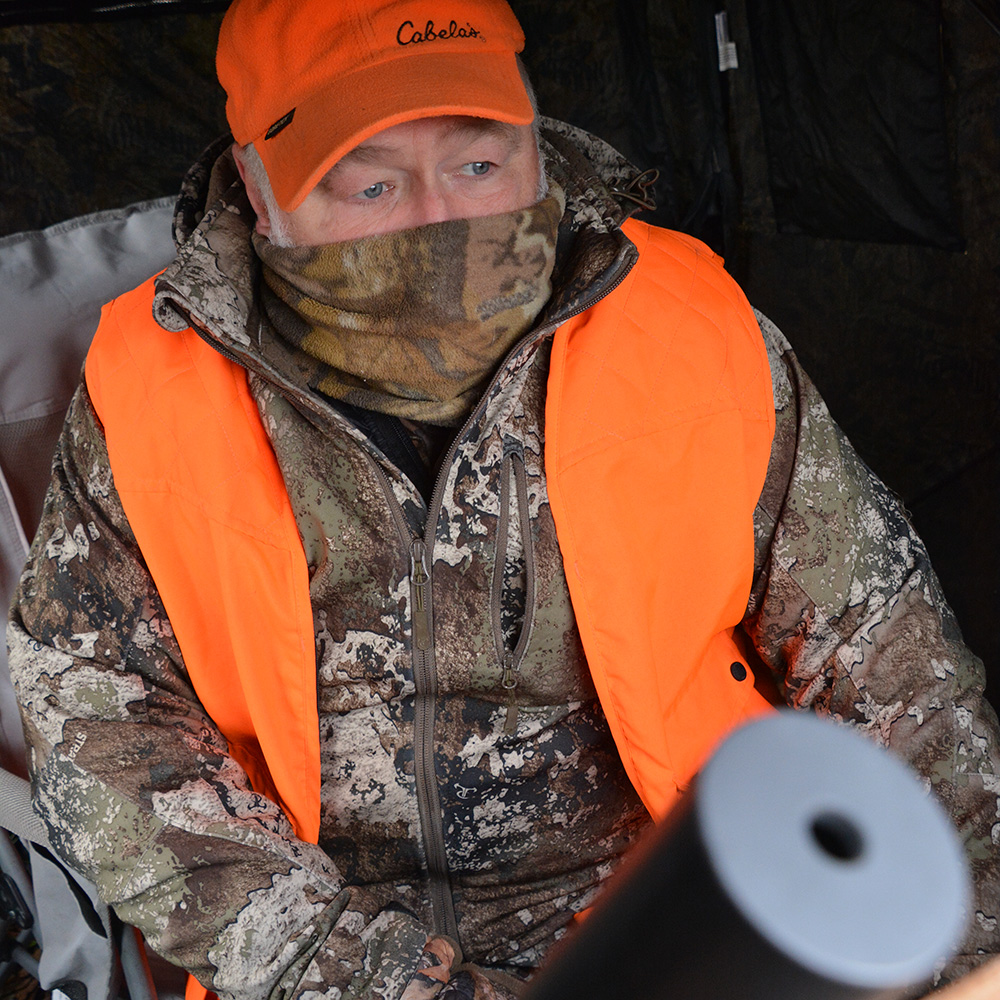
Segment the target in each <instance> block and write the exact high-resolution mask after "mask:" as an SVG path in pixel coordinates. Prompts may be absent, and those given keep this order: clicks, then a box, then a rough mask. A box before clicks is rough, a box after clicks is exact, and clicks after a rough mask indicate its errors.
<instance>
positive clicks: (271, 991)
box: [8, 387, 507, 1000]
mask: <svg viewBox="0 0 1000 1000" xmlns="http://www.w3.org/2000/svg"><path fill="white" fill-rule="evenodd" d="M8 641H9V644H10V651H11V652H10V668H11V675H12V680H13V681H14V684H15V687H16V689H17V692H18V697H19V700H20V703H21V709H22V717H23V722H24V727H25V734H26V738H27V741H28V745H29V756H30V761H29V763H30V770H31V774H32V779H33V784H34V797H35V807H36V809H37V810H38V811H39V813H40V814H41V816H42V818H43V819H44V820H45V821H46V823H47V825H48V827H49V830H50V835H51V839H52V843H53V846H54V848H55V849H56V850H57V852H58V853H59V854H60V855H61V856H62V857H63V858H64V859H65V860H66V861H67V863H68V864H69V865H70V866H71V867H73V868H75V869H76V870H78V871H80V872H81V873H82V874H83V875H84V876H86V877H87V878H88V879H90V880H91V881H93V882H94V883H95V884H96V885H97V887H98V891H99V892H100V894H101V896H102V898H103V899H105V900H106V901H107V902H108V903H109V904H110V905H111V906H113V907H114V909H115V910H116V912H117V913H118V915H119V916H120V917H121V918H122V919H123V920H124V921H125V922H127V923H131V924H134V925H135V926H137V927H138V928H139V929H140V930H141V931H142V932H143V934H144V935H145V937H146V940H147V941H148V942H149V944H150V945H151V947H152V948H153V949H154V950H155V951H157V952H158V953H160V954H161V955H163V956H165V957H166V958H168V959H170V960H171V961H173V962H174V963H176V964H178V965H181V966H182V967H184V968H186V969H188V970H189V971H191V972H192V973H193V974H194V975H195V976H196V977H197V978H198V979H199V980H200V981H201V982H202V983H203V984H204V985H206V986H209V987H210V988H211V989H212V990H214V991H215V992H216V993H218V994H219V995H220V996H221V997H241V998H258V997H261V998H262V997H281V998H295V997H299V996H304V995H305V994H307V993H308V994H310V995H313V996H322V997H330V998H341V997H343V998H345V1000H346V998H350V997H358V998H360V997H378V998H384V1000H389V998H392V1000H397V998H402V1000H411V998H424V997H431V996H437V995H439V994H441V995H442V996H445V995H451V994H449V993H448V992H447V990H448V987H444V990H445V992H444V993H442V992H441V991H442V970H441V969H437V970H435V969H434V966H435V965H437V964H439V963H440V958H439V955H440V951H441V949H440V948H437V949H434V948H430V949H429V950H426V951H425V947H426V946H427V945H428V944H429V939H428V934H427V931H426V929H425V928H424V927H423V926H421V924H420V923H419V921H418V920H417V919H416V917H414V916H413V915H412V914H410V913H408V912H406V911H404V910H402V909H393V908H388V909H381V910H377V909H376V908H375V906H374V904H373V903H372V901H371V900H370V899H369V897H368V895H367V893H366V892H365V890H364V889H362V888H358V887H352V886H348V885H345V884H344V883H343V880H342V879H341V877H340V875H339V874H338V872H337V871H336V869H335V868H334V867H333V866H332V864H331V862H330V860H329V858H328V857H327V856H326V854H325V853H324V852H323V851H322V850H321V849H320V848H318V847H316V846H315V845H312V844H309V843H305V842H303V841H301V840H298V839H296V837H295V836H294V834H293V832H292V828H291V826H290V824H289V822H288V820H287V819H286V818H285V816H284V815H283V813H282V812H281V811H280V809H278V807H277V806H275V805H274V804H273V803H272V802H270V801H269V800H268V799H266V798H264V797H262V796H261V795H258V794H256V793H255V792H254V791H253V789H252V788H251V787H250V785H249V782H248V780H247V778H246V775H245V774H244V772H243V771H242V770H241V769H240V767H239V766H238V765H237V764H236V763H235V761H234V760H233V759H232V757H231V756H230V755H229V753H228V750H227V744H226V741H225V739H224V738H223V737H222V735H221V734H220V732H219V731H218V729H217V728H216V727H215V726H214V725H213V723H212V720H211V719H210V718H209V717H208V716H207V715H206V713H205V711H204V709H203V708H202V707H201V705H200V703H199V702H198V700H197V698H196V696H195V694H194V691H193V689H192V687H191V684H190V681H189V679H188V676H187V672H186V670H185V668H184V664H183V660H182V657H181V653H180V650H179V648H178V646H177V643H176V641H175V640H174V636H173V633H172V631H171V627H170V622H169V620H168V619H167V616H166V613H165V611H164V609H163V606H162V604H161V602H160V599H159V596H158V595H157V592H156V589H155V587H154V585H153V581H152V580H151V579H150V576H149V574H148V572H147V570H146V567H145V565H144V563H143V560H142V556H141V554H140V552H139V551H138V549H137V547H136V543H135V539H134V537H133V535H132V532H131V530H130V528H129V525H128V522H127V520H126V518H125V515H124V512H123V510H122V507H121V502H120V500H119V498H118V495H117V493H116V491H115V488H114V483H113V481H112V477H111V472H110V470H109V466H108V458H107V451H106V446H105V442H104V436H103V431H102V429H101V427H100V425H99V422H98V420H97V418H96V416H95V414H94V411H93V408H92V406H91V404H90V401H89V398H88V396H87V392H86V388H85V387H81V388H80V389H79V390H78V392H77V395H76V397H75V398H74V401H73V404H72V406H71V408H70V413H69V416H68V419H67V423H66V425H65V428H64V430H63V434H62V437H61V438H60V441H59V444H58V447H57V451H56V455H55V459H54V463H53V478H52V483H51V486H50V489H49V493H48V496H47V499H46V503H45V508H44V511H43V515H42V520H41V524H40V526H39V529H38V532H37V534H36V536H35V540H34V544H33V546H32V550H31V554H30V557H29V561H28V564H27V567H26V569H25V572H24V573H23V575H22V578H21V582H20V586H19V589H18V592H17V594H16V596H15V599H14V603H13V607H12V609H11V619H10V624H9V627H8ZM449 954H451V953H450V952H449ZM459 961H460V956H456V957H455V964H456V965H457V963H458V962H459ZM447 971H448V970H447V968H446V969H444V973H443V978H445V979H446V978H447ZM468 978H469V977H468V975H466V976H463V977H460V979H459V980H458V981H457V982H456V983H455V984H453V987H452V990H453V991H454V988H455V987H456V986H460V985H461V984H462V983H463V982H465V981H466V980H467V979H468ZM455 995H458V994H455ZM469 995H470V997H471V996H472V995H473V994H471V993H470V994H469ZM494 995H495V996H497V997H501V998H504V997H507V994H506V992H504V991H503V989H502V988H498V989H497V991H496V992H495V994H494V992H493V990H492V988H491V987H489V984H488V983H485V982H484V984H483V985H482V987H481V988H479V987H477V989H476V991H475V997H476V998H480V997H484V998H485V997H489V996H494Z"/></svg>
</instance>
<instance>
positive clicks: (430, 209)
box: [411, 178, 463, 226]
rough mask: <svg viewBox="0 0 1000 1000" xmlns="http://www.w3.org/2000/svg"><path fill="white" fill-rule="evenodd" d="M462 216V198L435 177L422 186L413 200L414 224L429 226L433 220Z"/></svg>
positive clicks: (443, 220) (446, 220) (444, 220)
mask: <svg viewBox="0 0 1000 1000" xmlns="http://www.w3.org/2000/svg"><path fill="white" fill-rule="evenodd" d="M462 217H463V208H462V206H461V204H460V199H459V198H458V197H457V195H456V194H455V193H454V192H452V191H449V190H448V186H447V185H446V184H445V183H444V182H443V181H442V180H440V179H437V178H435V179H432V180H429V181H426V182H425V183H423V184H422V185H421V186H420V189H419V191H418V192H417V193H416V196H415V197H414V200H413V219H412V222H411V224H412V225H413V226H427V225H430V224H431V223H432V222H448V221H449V220H451V219H460V218H462Z"/></svg>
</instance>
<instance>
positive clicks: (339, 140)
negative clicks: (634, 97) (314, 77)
mask: <svg viewBox="0 0 1000 1000" xmlns="http://www.w3.org/2000/svg"><path fill="white" fill-rule="evenodd" d="M436 115H469V116H472V117H476V118H491V119H493V120H495V121H503V122H509V123H511V124H513V125H527V124H529V123H530V122H531V121H532V120H533V118H534V111H533V109H532V106H531V102H530V100H529V99H528V94H527V91H526V90H525V86H524V82H523V81H522V79H521V75H520V73H519V71H518V67H517V60H516V58H515V56H514V54H513V53H511V52H484V53H470V52H457V53H454V52H453V53H436V54H432V55H408V56H407V57H406V58H400V59H394V60H392V61H391V62H387V63H382V64H380V65H378V66H375V67H371V68H368V69H363V70H360V71H358V72H356V73H353V74H351V75H350V76H348V77H341V78H340V79H339V80H337V81H336V83H335V84H331V85H330V86H329V87H328V88H325V89H323V90H321V91H319V92H317V93H315V94H313V95H312V96H311V97H310V98H309V100H308V101H307V102H304V103H303V104H301V105H300V106H298V107H296V108H295V114H294V116H293V118H292V121H291V122H290V123H289V125H288V126H287V127H285V128H284V129H282V130H281V131H280V132H278V133H277V135H275V136H273V137H272V138H270V139H267V138H263V137H262V138H260V139H258V140H257V141H255V143H254V146H255V148H256V149H257V151H258V153H259V154H260V157H261V159H262V160H263V162H264V166H265V168H266V169H267V174H268V177H269V179H270V181H271V187H272V190H273V191H274V196H275V198H276V200H277V202H278V204H279V205H280V206H281V208H283V209H284V210H285V211H286V212H291V211H294V210H295V209H296V208H298V206H299V205H301V204H302V202H303V200H304V199H305V197H306V195H308V194H309V192H310V191H311V190H312V189H313V188H314V187H315V186H316V184H317V183H318V182H319V181H320V179H321V178H322V177H323V175H324V174H325V173H326V172H327V171H328V170H329V169H330V167H332V166H333V165H334V164H335V163H336V162H337V161H338V160H339V159H340V158H341V157H342V156H343V155H344V154H345V153H347V152H349V151H350V150H351V149H353V148H354V147H355V146H357V145H358V144H359V143H361V142H364V140H365V139H367V138H369V137H370V136H372V135H375V133H376V132H381V131H382V130H383V129H386V128H389V127H391V126H392V125H398V124H400V123H401V122H406V121H413V120H414V119H417V118H430V117H433V116H436Z"/></svg>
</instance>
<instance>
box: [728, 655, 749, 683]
mask: <svg viewBox="0 0 1000 1000" xmlns="http://www.w3.org/2000/svg"><path fill="white" fill-rule="evenodd" d="M729 672H730V673H731V674H732V675H733V677H735V678H736V679H737V680H738V681H745V680H746V679H747V668H746V667H744V666H743V664H742V663H740V661H739V660H737V661H736V662H735V663H730V664H729Z"/></svg>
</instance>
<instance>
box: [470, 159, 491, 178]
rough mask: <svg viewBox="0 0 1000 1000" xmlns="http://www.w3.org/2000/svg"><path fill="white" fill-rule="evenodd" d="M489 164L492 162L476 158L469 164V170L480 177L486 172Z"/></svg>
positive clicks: (488, 169) (488, 170)
mask: <svg viewBox="0 0 1000 1000" xmlns="http://www.w3.org/2000/svg"><path fill="white" fill-rule="evenodd" d="M491 166H493V164H492V163H489V162H487V161H486V160H476V161H475V162H474V163H470V164H469V172H470V173H472V174H475V175H476V176H477V177H480V176H482V175H483V174H488V173H489V172H490V167H491Z"/></svg>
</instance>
